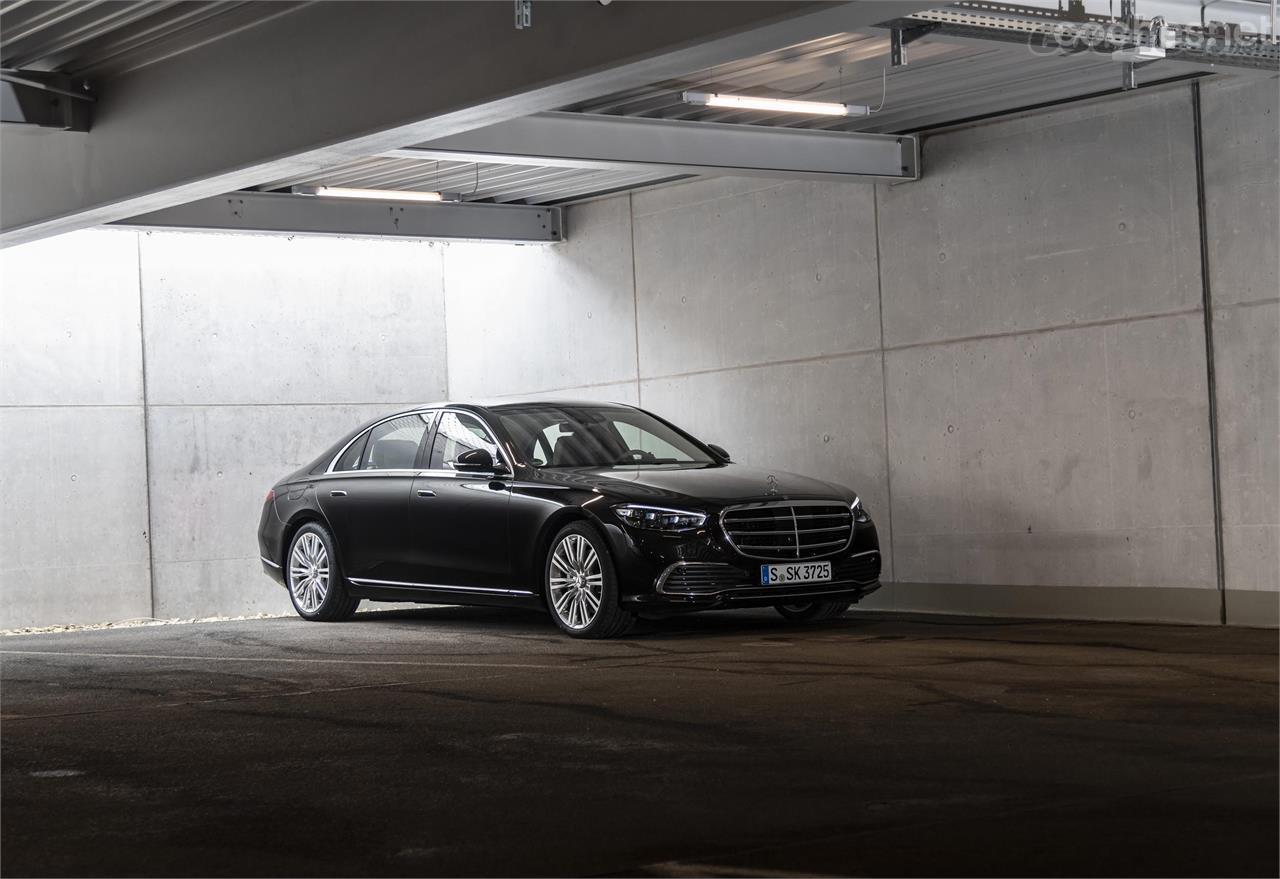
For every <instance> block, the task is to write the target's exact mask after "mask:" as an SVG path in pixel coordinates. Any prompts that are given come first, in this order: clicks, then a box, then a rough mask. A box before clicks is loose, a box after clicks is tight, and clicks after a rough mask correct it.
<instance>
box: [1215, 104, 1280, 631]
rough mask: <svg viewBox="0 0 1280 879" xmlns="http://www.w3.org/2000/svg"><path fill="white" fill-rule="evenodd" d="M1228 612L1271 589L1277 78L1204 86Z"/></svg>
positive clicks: (1278, 281) (1276, 483) (1278, 366)
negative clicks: (1252, 82) (1265, 80)
mask: <svg viewBox="0 0 1280 879" xmlns="http://www.w3.org/2000/svg"><path fill="white" fill-rule="evenodd" d="M1203 105H1204V111H1203V112H1204V141H1205V142H1204V156H1205V163H1204V165H1205V167H1204V175H1205V210H1206V215H1207V217H1208V228H1209V229H1210V230H1212V232H1213V234H1211V235H1210V236H1209V238H1208V242H1209V267H1210V280H1211V282H1212V283H1211V286H1212V296H1213V349H1214V366H1215V369H1214V378H1215V384H1216V389H1217V400H1218V422H1217V423H1218V447H1219V449H1220V454H1221V473H1222V519H1223V532H1222V536H1223V549H1224V552H1225V559H1224V561H1225V574H1226V587H1227V593H1226V597H1227V616H1228V618H1229V619H1230V618H1242V619H1253V618H1267V617H1268V616H1269V617H1270V618H1271V619H1272V620H1274V618H1275V615H1276V611H1275V608H1276V603H1277V599H1276V594H1277V591H1280V391H1277V388H1280V231H1278V230H1280V80H1276V79H1271V80H1269V81H1267V82H1264V83H1260V84H1252V85H1251V84H1242V83H1232V82H1223V83H1214V82H1210V83H1209V84H1207V85H1206V86H1205V87H1204V90H1203Z"/></svg>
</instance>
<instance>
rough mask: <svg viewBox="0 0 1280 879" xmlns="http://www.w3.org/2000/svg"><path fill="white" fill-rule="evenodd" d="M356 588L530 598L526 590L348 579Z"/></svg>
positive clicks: (362, 578) (529, 593) (530, 593)
mask: <svg viewBox="0 0 1280 879" xmlns="http://www.w3.org/2000/svg"><path fill="white" fill-rule="evenodd" d="M347 579H348V580H350V581H351V582H352V583H355V584H356V585H357V586H400V587H407V588H411V589H431V590H434V591H436V592H474V593H479V594H482V595H522V596H527V597H532V596H533V593H532V592H530V591H529V590H527V589H500V588H497V587H490V586H442V585H438V584H435V583H410V582H407V581H404V580H370V579H367V578H364V577H348V578H347Z"/></svg>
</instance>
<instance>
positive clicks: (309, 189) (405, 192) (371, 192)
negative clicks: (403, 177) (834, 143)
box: [293, 186, 445, 201]
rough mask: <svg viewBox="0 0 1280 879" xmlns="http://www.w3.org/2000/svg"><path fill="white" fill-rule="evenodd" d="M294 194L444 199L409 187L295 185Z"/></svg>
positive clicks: (377, 199)
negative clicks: (357, 187) (361, 187)
mask: <svg viewBox="0 0 1280 879" xmlns="http://www.w3.org/2000/svg"><path fill="white" fill-rule="evenodd" d="M293 192H294V194H295V195H323V196H328V197H330V198H367V199H373V200H376V201H444V200H445V198H444V194H443V193H440V192H415V191H413V190H409V189H351V188H348V187H345V186H295V187H293Z"/></svg>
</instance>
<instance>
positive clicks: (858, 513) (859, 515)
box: [849, 497, 871, 522]
mask: <svg viewBox="0 0 1280 879" xmlns="http://www.w3.org/2000/svg"><path fill="white" fill-rule="evenodd" d="M849 509H850V510H852V511H853V521H855V522H870V521H871V514H870V513H868V512H867V511H866V509H865V508H864V507H863V506H862V498H860V497H855V498H854V499H853V503H852V504H850V505H849Z"/></svg>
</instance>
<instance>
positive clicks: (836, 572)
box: [605, 522, 880, 612]
mask: <svg viewBox="0 0 1280 879" xmlns="http://www.w3.org/2000/svg"><path fill="white" fill-rule="evenodd" d="M605 530H606V534H607V536H608V538H609V542H610V544H611V545H612V546H611V548H612V549H613V554H614V560H615V571H616V572H617V575H618V585H619V591H620V593H621V600H622V603H623V605H624V606H627V607H629V608H632V609H634V610H649V611H658V612H661V611H664V610H665V611H681V610H713V609H717V608H731V607H767V606H771V605H776V604H786V603H792V602H800V601H814V600H823V601H848V602H857V601H859V600H860V599H862V598H863V597H864V596H866V595H870V594H871V593H872V592H874V591H876V590H877V589H879V588H880V541H879V537H878V535H877V533H876V528H875V524H874V523H873V522H859V523H856V525H855V526H854V534H853V538H852V539H851V540H850V542H849V545H848V546H846V547H844V548H843V549H841V550H840V551H839V552H837V553H833V554H830V555H825V556H818V557H815V558H806V559H802V560H801V561H806V562H808V561H830V562H831V563H832V579H831V580H830V581H829V582H826V583H804V584H796V585H789V586H762V585H760V566H761V565H762V564H770V563H794V562H795V561H796V559H777V560H773V561H770V560H763V559H757V558H752V557H748V556H745V555H743V554H741V553H739V552H738V551H737V550H736V549H734V548H733V546H732V545H731V544H730V543H729V542H728V540H726V539H725V538H724V537H723V536H722V535H721V534H720V533H719V529H718V527H716V526H714V525H708V526H707V527H706V528H703V529H700V530H699V531H698V532H696V533H694V534H691V535H664V534H658V533H651V532H641V531H637V530H635V529H632V528H626V527H619V526H609V527H606V529H605Z"/></svg>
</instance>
